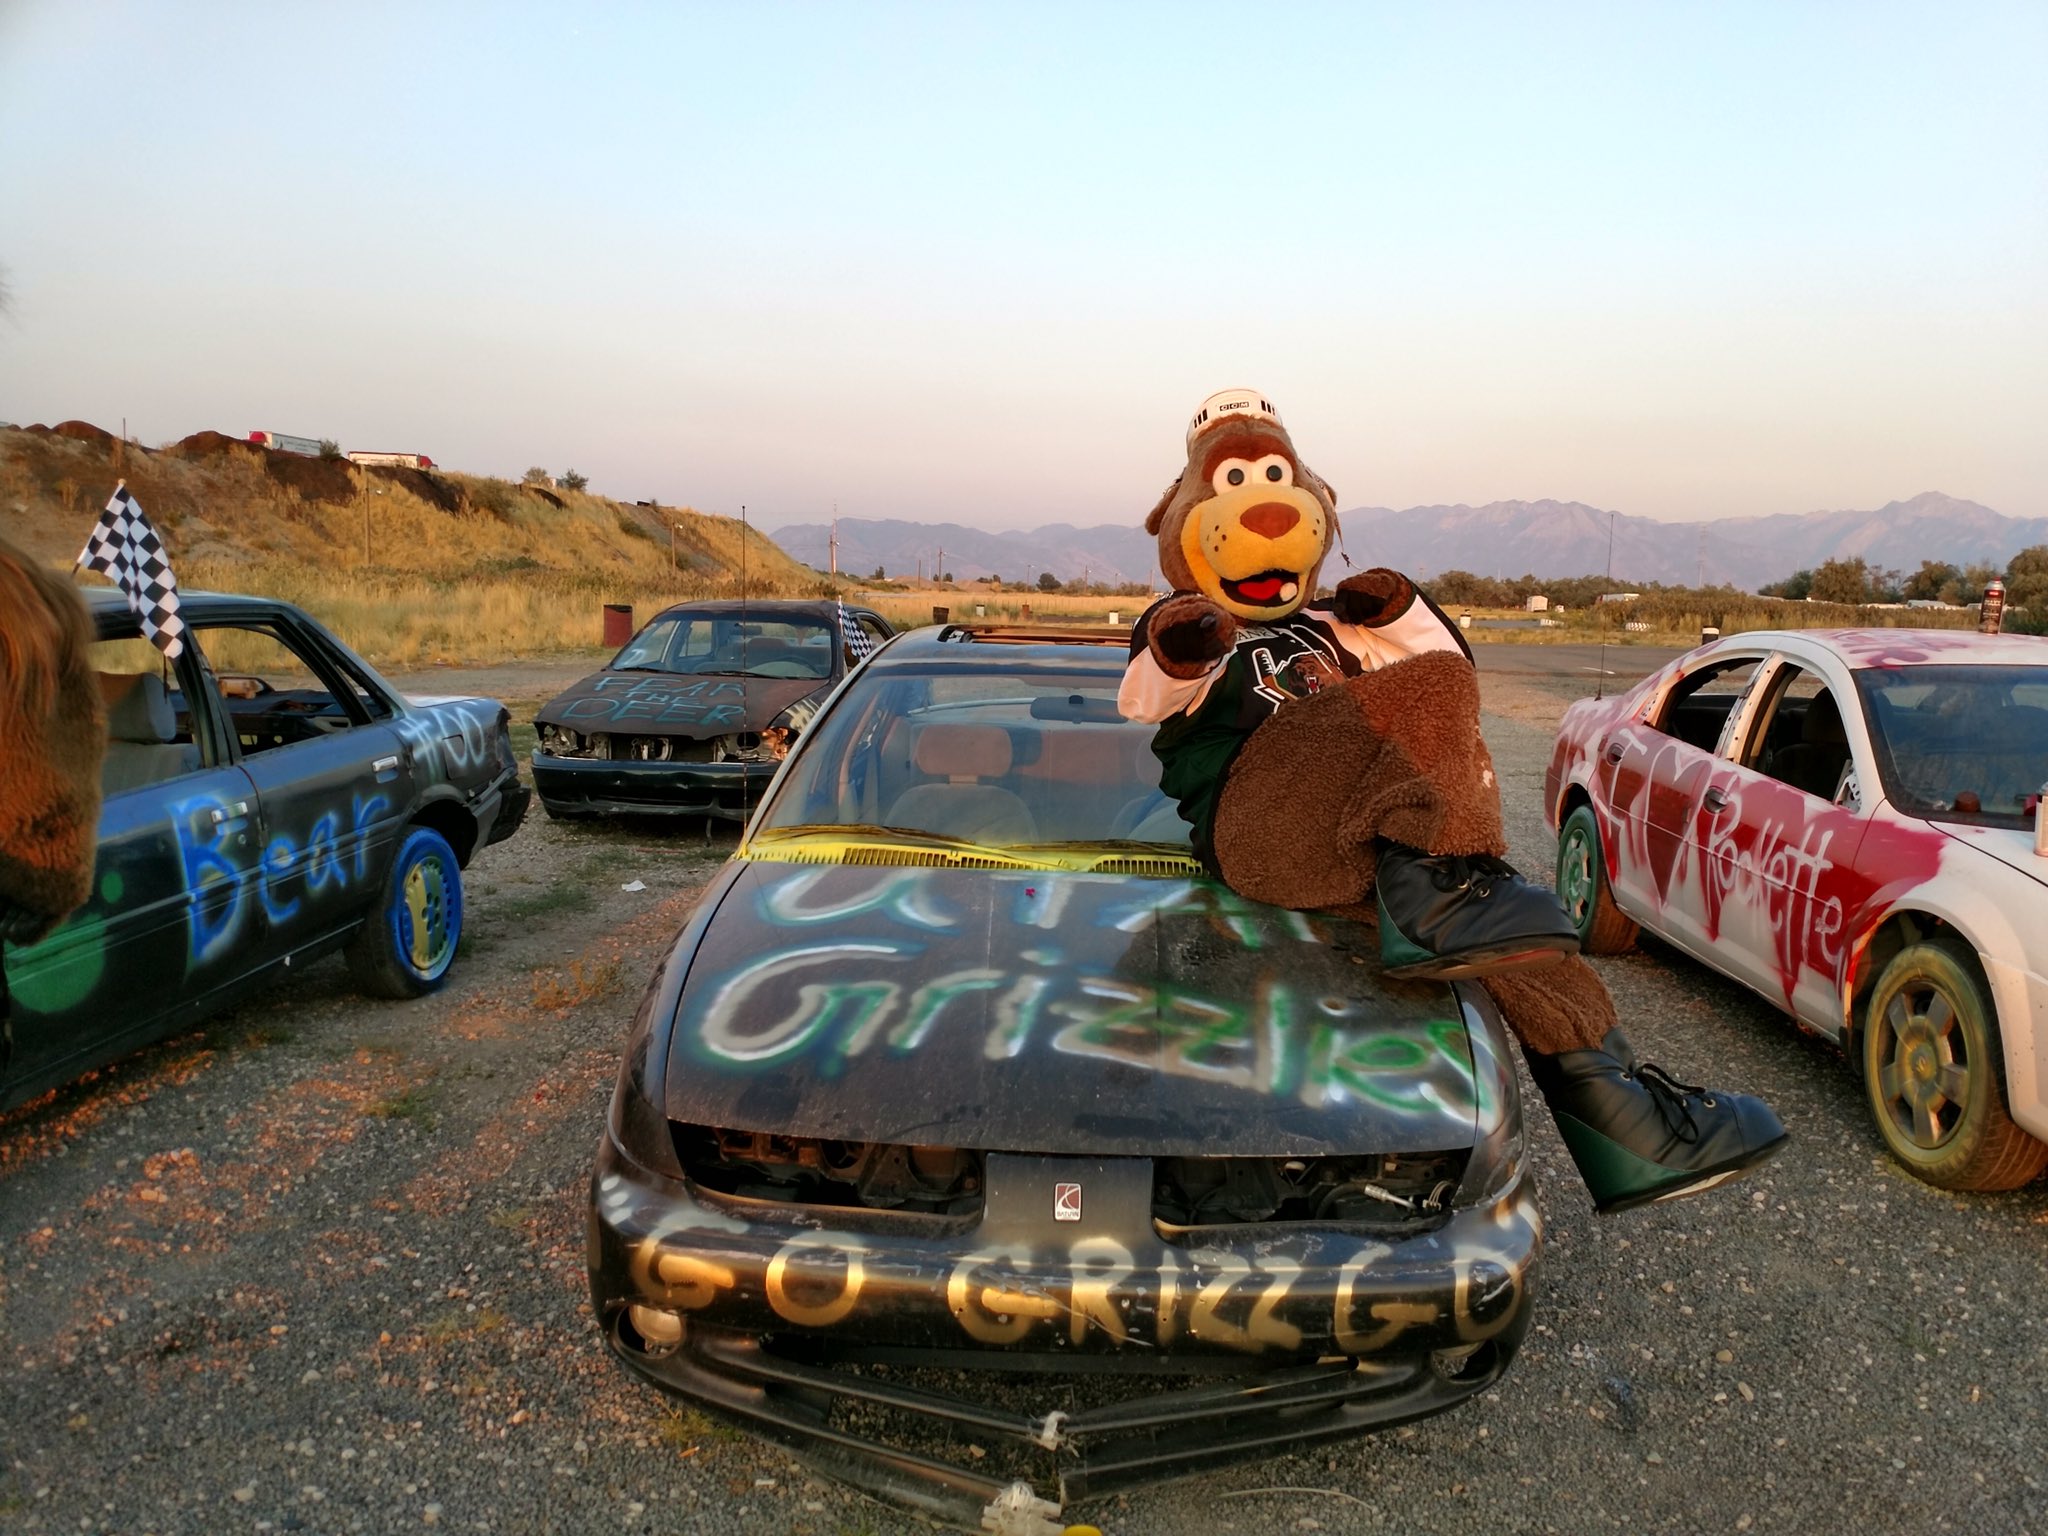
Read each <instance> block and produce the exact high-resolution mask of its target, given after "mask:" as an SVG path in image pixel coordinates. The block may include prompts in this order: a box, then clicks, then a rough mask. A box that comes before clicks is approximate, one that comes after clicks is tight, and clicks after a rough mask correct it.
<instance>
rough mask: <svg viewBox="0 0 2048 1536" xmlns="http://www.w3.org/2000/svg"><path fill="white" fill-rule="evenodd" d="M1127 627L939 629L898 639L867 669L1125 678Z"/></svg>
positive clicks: (949, 626)
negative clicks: (1091, 674)
mask: <svg viewBox="0 0 2048 1536" xmlns="http://www.w3.org/2000/svg"><path fill="white" fill-rule="evenodd" d="M1130 639H1131V630H1130V626H1129V625H1127V624H1115V625H1112V624H1103V625H1094V626H1081V625H1030V624H935V625H931V626H928V627H927V628H924V629H913V630H911V631H909V632H908V633H906V634H902V635H898V636H897V637H896V638H895V639H894V640H892V641H890V642H889V643H888V644H887V645H886V646H884V647H883V648H882V649H881V650H879V651H877V652H876V653H875V656H874V659H873V660H872V661H870V662H869V663H868V664H867V670H868V671H870V672H877V671H880V672H889V671H896V670H903V671H919V672H924V671H930V670H932V669H933V668H935V667H939V668H945V669H947V670H953V669H955V668H957V669H959V670H962V671H977V672H980V671H992V672H1024V671H1039V670H1045V671H1058V672H1075V671H1081V672H1101V673H1103V674H1105V675H1107V676H1120V675H1122V673H1123V670H1124V666H1125V663H1126V661H1127V660H1128V657H1129V651H1130Z"/></svg>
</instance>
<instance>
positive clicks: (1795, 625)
mask: <svg viewBox="0 0 2048 1536" xmlns="http://www.w3.org/2000/svg"><path fill="white" fill-rule="evenodd" d="M1446 611H1447V612H1449V613H1450V614H1451V615H1452V616H1453V617H1456V616H1457V615H1459V614H1461V613H1469V614H1471V616H1472V617H1473V619H1474V620H1479V619H1507V620H1510V621H1533V620H1535V619H1538V618H1544V619H1549V620H1551V621H1552V622H1551V624H1549V625H1545V626H1543V627H1541V628H1538V627H1535V625H1534V624H1533V623H1531V624H1530V626H1529V627H1527V628H1516V629H1489V628H1482V627H1479V626H1478V625H1477V624H1475V626H1474V627H1473V628H1472V629H1471V630H1469V631H1468V632H1467V635H1468V638H1469V639H1471V640H1472V642H1473V643H1474V644H1481V643H1486V642H1493V643H1506V644H1511V645H1512V644H1520V645H1548V644H1565V643H1571V644H1586V643H1590V642H1600V641H1604V642H1606V643H1608V644H1613V645H1664V646H1668V645H1684V646H1692V645H1697V644H1699V640H1700V632H1701V630H1702V629H1704V628H1706V627H1707V626H1709V625H1711V626H1713V627H1715V628H1718V629H1719V630H1720V631H1721V633H1722V634H1724V635H1734V634H1742V633H1745V632H1747V631H1750V630H1757V629H1975V628H1976V627H1977V613H1976V610H1975V609H1954V610H1947V609H1939V608H1892V607H1873V606H1856V605H1853V604H1848V603H1806V602H1793V601H1790V600H1788V599H1784V598H1770V597H1750V596H1747V595H1744V594H1736V595H1733V596H1731V595H1730V594H1729V593H1727V592H1726V591H1725V590H1722V591H1703V592H1689V591H1669V592H1652V593H1647V594H1645V595H1644V596H1643V597H1642V598H1641V599H1640V600H1638V601H1636V602H1633V603H1603V604H1600V605H1598V606H1596V607H1591V608H1576V609H1571V610H1568V611H1566V612H1563V613H1559V612H1556V611H1552V612H1550V613H1545V614H1541V615H1538V614H1531V613H1526V612H1524V611H1523V610H1521V609H1519V608H1480V607H1468V606H1465V605H1462V604H1456V603H1453V604H1450V605H1448V607H1447V609H1446ZM1631 625H1642V626H1643V627H1642V628H1640V629H1632V628H1630V626H1631Z"/></svg>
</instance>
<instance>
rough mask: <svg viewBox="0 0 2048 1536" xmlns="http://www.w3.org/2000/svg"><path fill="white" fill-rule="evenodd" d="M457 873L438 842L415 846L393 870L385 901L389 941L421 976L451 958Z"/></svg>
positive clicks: (434, 975) (456, 935) (457, 911)
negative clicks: (393, 887)
mask: <svg viewBox="0 0 2048 1536" xmlns="http://www.w3.org/2000/svg"><path fill="white" fill-rule="evenodd" d="M461 878H462V877H461V875H460V874H459V873H458V872H457V871H456V869H455V866H454V863H453V862H452V860H451V859H450V858H449V856H448V855H447V854H446V853H445V852H444V851H443V850H442V849H440V848H435V847H433V846H431V845H429V846H427V847H423V848H418V849H416V850H414V851H413V853H412V855H411V856H410V857H409V858H407V859H406V861H405V864H404V866H403V868H402V869H401V870H400V871H399V877H398V889H397V892H396V896H397V899H396V900H395V901H394V902H393V903H392V907H391V914H390V918H391V939H392V947H393V949H394V950H395V951H396V953H397V955H398V960H399V963H400V964H401V965H403V966H404V967H405V968H406V969H407V970H409V971H411V972H412V974H413V975H415V976H417V977H418V978H419V979H420V980H421V981H435V980H438V979H439V978H440V977H441V975H442V974H443V973H444V972H446V971H447V969H448V967H449V965H450V964H451V963H453V961H454V959H455V947H456V945H457V944H458V943H459V942H460V940H461V938H462V886H461V883H460V882H461Z"/></svg>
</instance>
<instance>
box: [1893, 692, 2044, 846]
mask: <svg viewBox="0 0 2048 1536" xmlns="http://www.w3.org/2000/svg"><path fill="white" fill-rule="evenodd" d="M1856 683H1857V687H1858V688H1859V689H1861V691H1862V694H1863V705H1864V711H1865V714H1866V715H1867V716H1868V718H1869V721H1870V735H1871V741H1872V744H1873V745H1874V746H1875V748H1876V751H1877V765H1878V772H1879V773H1880V774H1881V775H1882V776H1883V778H1884V782H1885V792H1886V793H1887V794H1889V795H1890V796H1891V798H1892V802H1893V803H1894V804H1895V805H1897V806H1898V807H1899V809H1901V810H1903V811H1908V812H1910V813H1912V814H1914V815H1919V816H1928V817H1932V818H1934V819H1936V820H1959V821H1979V822H1989V823H1994V824H2000V825H2020V824H2022V822H2023V820H2024V818H2025V817H2026V815H2027V814H2028V813H2029V812H2030V811H2031V809H2032V806H2033V803H2034V797H2035V796H2037V795H2038V794H2040V792H2041V786H2042V784H2043V782H2044V781H2048V666H2040V667H1981V666H1979V667H1873V668H1869V669H1867V670H1865V671H1861V672H1858V673H1857V674H1856Z"/></svg>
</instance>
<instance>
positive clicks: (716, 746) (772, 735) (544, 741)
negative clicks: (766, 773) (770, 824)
mask: <svg viewBox="0 0 2048 1536" xmlns="http://www.w3.org/2000/svg"><path fill="white" fill-rule="evenodd" d="M537 735H538V737H539V740H540V750H541V751H543V752H545V753H547V754H548V755H549V756H550V757H557V758H572V759H575V758H580V759H588V760H591V761H597V762H607V763H760V764H770V765H772V764H775V763H779V762H781V761H782V760H783V759H784V758H785V757H787V756H789V749H790V746H791V745H792V744H793V743H794V741H795V739H796V732H795V730H794V728H792V727H791V726H788V725H771V726H769V727H768V728H767V729H765V730H760V731H734V732H732V733H731V734H730V735H725V736H707V737H690V736H636V735H632V734H618V733H614V732H610V731H592V732H589V733H588V734H585V733H584V732H581V731H577V730H572V729H571V728H570V727H568V726H566V725H555V724H552V723H549V722H543V723H542V724H541V725H540V726H538V727H537Z"/></svg>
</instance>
